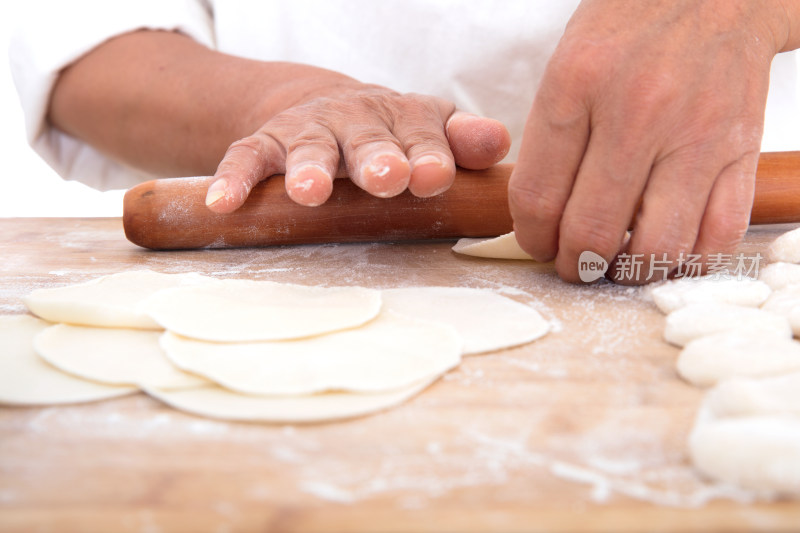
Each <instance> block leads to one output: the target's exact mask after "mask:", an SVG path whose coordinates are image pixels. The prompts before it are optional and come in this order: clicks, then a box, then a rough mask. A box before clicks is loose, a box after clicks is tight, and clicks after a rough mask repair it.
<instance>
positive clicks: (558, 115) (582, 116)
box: [508, 86, 597, 262]
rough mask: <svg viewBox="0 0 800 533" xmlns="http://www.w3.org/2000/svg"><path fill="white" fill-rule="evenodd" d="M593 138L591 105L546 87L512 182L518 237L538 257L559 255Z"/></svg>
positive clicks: (547, 258)
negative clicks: (566, 210) (575, 187)
mask: <svg viewBox="0 0 800 533" xmlns="http://www.w3.org/2000/svg"><path fill="white" fill-rule="evenodd" d="M588 141H589V115H588V113H587V111H586V110H585V108H584V107H583V106H582V105H581V104H580V103H578V102H576V103H572V102H568V103H567V104H566V105H565V104H564V103H563V101H562V100H559V99H557V98H555V95H552V96H551V94H550V93H549V92H548V91H547V87H546V86H545V87H543V90H541V91H540V92H539V94H538V95H537V97H536V100H535V101H534V104H533V107H532V108H531V112H530V115H529V116H528V121H527V123H526V125H525V131H524V132H523V137H522V149H521V150H520V155H519V158H518V159H517V164H516V166H515V167H514V171H513V172H512V174H511V178H510V179H509V183H508V201H509V209H510V211H511V217H512V218H513V220H514V231H515V234H516V238H517V241H518V242H519V245H520V246H521V247H522V249H523V250H525V251H526V252H528V253H529V254H530V255H531V256H532V257H533V258H534V259H536V260H537V261H541V262H547V261H551V260H553V259H554V258H555V257H556V253H557V252H558V239H559V225H560V224H561V215H562V213H563V211H564V208H565V206H566V204H567V199H568V198H569V196H570V192H571V191H572V184H573V183H574V181H575V176H576V175H577V173H578V169H579V168H580V166H581V161H582V159H583V154H584V151H585V149H586V145H587V143H588ZM596 207H597V206H596V205H594V206H592V212H594V211H595V210H596Z"/></svg>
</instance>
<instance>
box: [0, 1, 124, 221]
mask: <svg viewBox="0 0 800 533" xmlns="http://www.w3.org/2000/svg"><path fill="white" fill-rule="evenodd" d="M4 11H5V12H6V13H4V14H5V15H7V14H8V13H7V10H5V9H4ZM13 24H14V17H13V16H4V17H0V47H2V48H0V52H1V53H0V172H2V174H1V175H0V217H30V216H58V217H62V216H121V215H122V192H121V191H112V192H108V193H100V192H98V191H95V190H94V189H90V188H89V187H86V186H85V185H82V184H80V183H77V182H67V181H64V180H62V179H61V178H60V177H59V176H58V175H57V174H56V173H55V172H54V171H53V170H52V169H51V168H50V167H49V166H48V165H47V164H46V163H45V162H44V161H42V160H41V159H40V158H39V156H37V155H36V153H35V152H34V151H33V150H32V149H31V148H30V147H29V146H28V144H27V142H26V140H25V126H24V123H23V119H22V110H21V109H20V106H19V100H18V99H17V93H16V91H15V90H14V84H13V82H12V80H11V73H10V71H9V67H8V39H9V37H10V35H11V30H12V27H13Z"/></svg>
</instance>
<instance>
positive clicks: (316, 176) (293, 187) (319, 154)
mask: <svg viewBox="0 0 800 533" xmlns="http://www.w3.org/2000/svg"><path fill="white" fill-rule="evenodd" d="M338 166H339V146H338V144H337V143H336V138H335V137H334V136H333V134H331V132H330V131H329V130H328V129H326V128H323V127H313V128H311V131H309V133H307V134H305V135H303V136H302V138H300V139H298V138H294V139H292V140H291V141H290V144H289V149H288V153H287V154H286V176H285V179H284V182H285V186H286V193H287V194H288V195H289V198H291V199H292V200H294V201H295V202H297V203H298V204H300V205H305V206H310V207H314V206H318V205H322V204H323V203H325V201H326V200H327V199H328V198H329V197H330V195H331V192H333V178H334V177H335V176H336V170H337V168H338Z"/></svg>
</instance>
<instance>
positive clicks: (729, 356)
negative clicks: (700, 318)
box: [677, 330, 800, 387]
mask: <svg viewBox="0 0 800 533" xmlns="http://www.w3.org/2000/svg"><path fill="white" fill-rule="evenodd" d="M677 368H678V373H679V374H680V375H681V377H683V378H684V379H685V380H687V381H689V382H690V383H693V384H694V385H697V386H700V387H706V386H709V385H714V384H715V383H717V382H719V381H722V380H724V379H727V378H731V377H736V376H754V377H755V376H771V375H776V374H781V373H785V372H792V371H800V342H797V341H795V340H792V339H790V338H784V337H780V336H770V335H763V334H761V333H758V332H752V331H750V332H742V331H736V330H729V331H724V332H722V333H716V334H714V335H708V336H703V337H698V338H695V339H694V340H692V341H691V342H689V343H688V344H687V345H686V346H685V347H684V348H683V350H682V351H681V354H680V356H679V357H678V362H677Z"/></svg>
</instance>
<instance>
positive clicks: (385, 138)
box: [342, 128, 401, 152]
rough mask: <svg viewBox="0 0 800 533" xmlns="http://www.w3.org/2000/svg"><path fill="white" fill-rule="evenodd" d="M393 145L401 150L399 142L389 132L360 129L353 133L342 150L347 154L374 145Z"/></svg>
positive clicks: (345, 141) (345, 140)
mask: <svg viewBox="0 0 800 533" xmlns="http://www.w3.org/2000/svg"><path fill="white" fill-rule="evenodd" d="M386 144H392V145H394V146H396V147H397V149H398V150H399V149H400V148H401V146H400V143H399V141H398V140H397V139H396V138H395V136H394V135H392V134H391V133H390V132H389V130H386V129H376V128H360V129H357V130H356V131H354V132H353V133H351V134H350V135H349V136H348V137H347V138H346V139H344V142H343V143H342V148H343V149H344V150H345V151H346V152H354V151H359V150H363V149H365V148H369V147H370V146H372V145H386Z"/></svg>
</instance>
